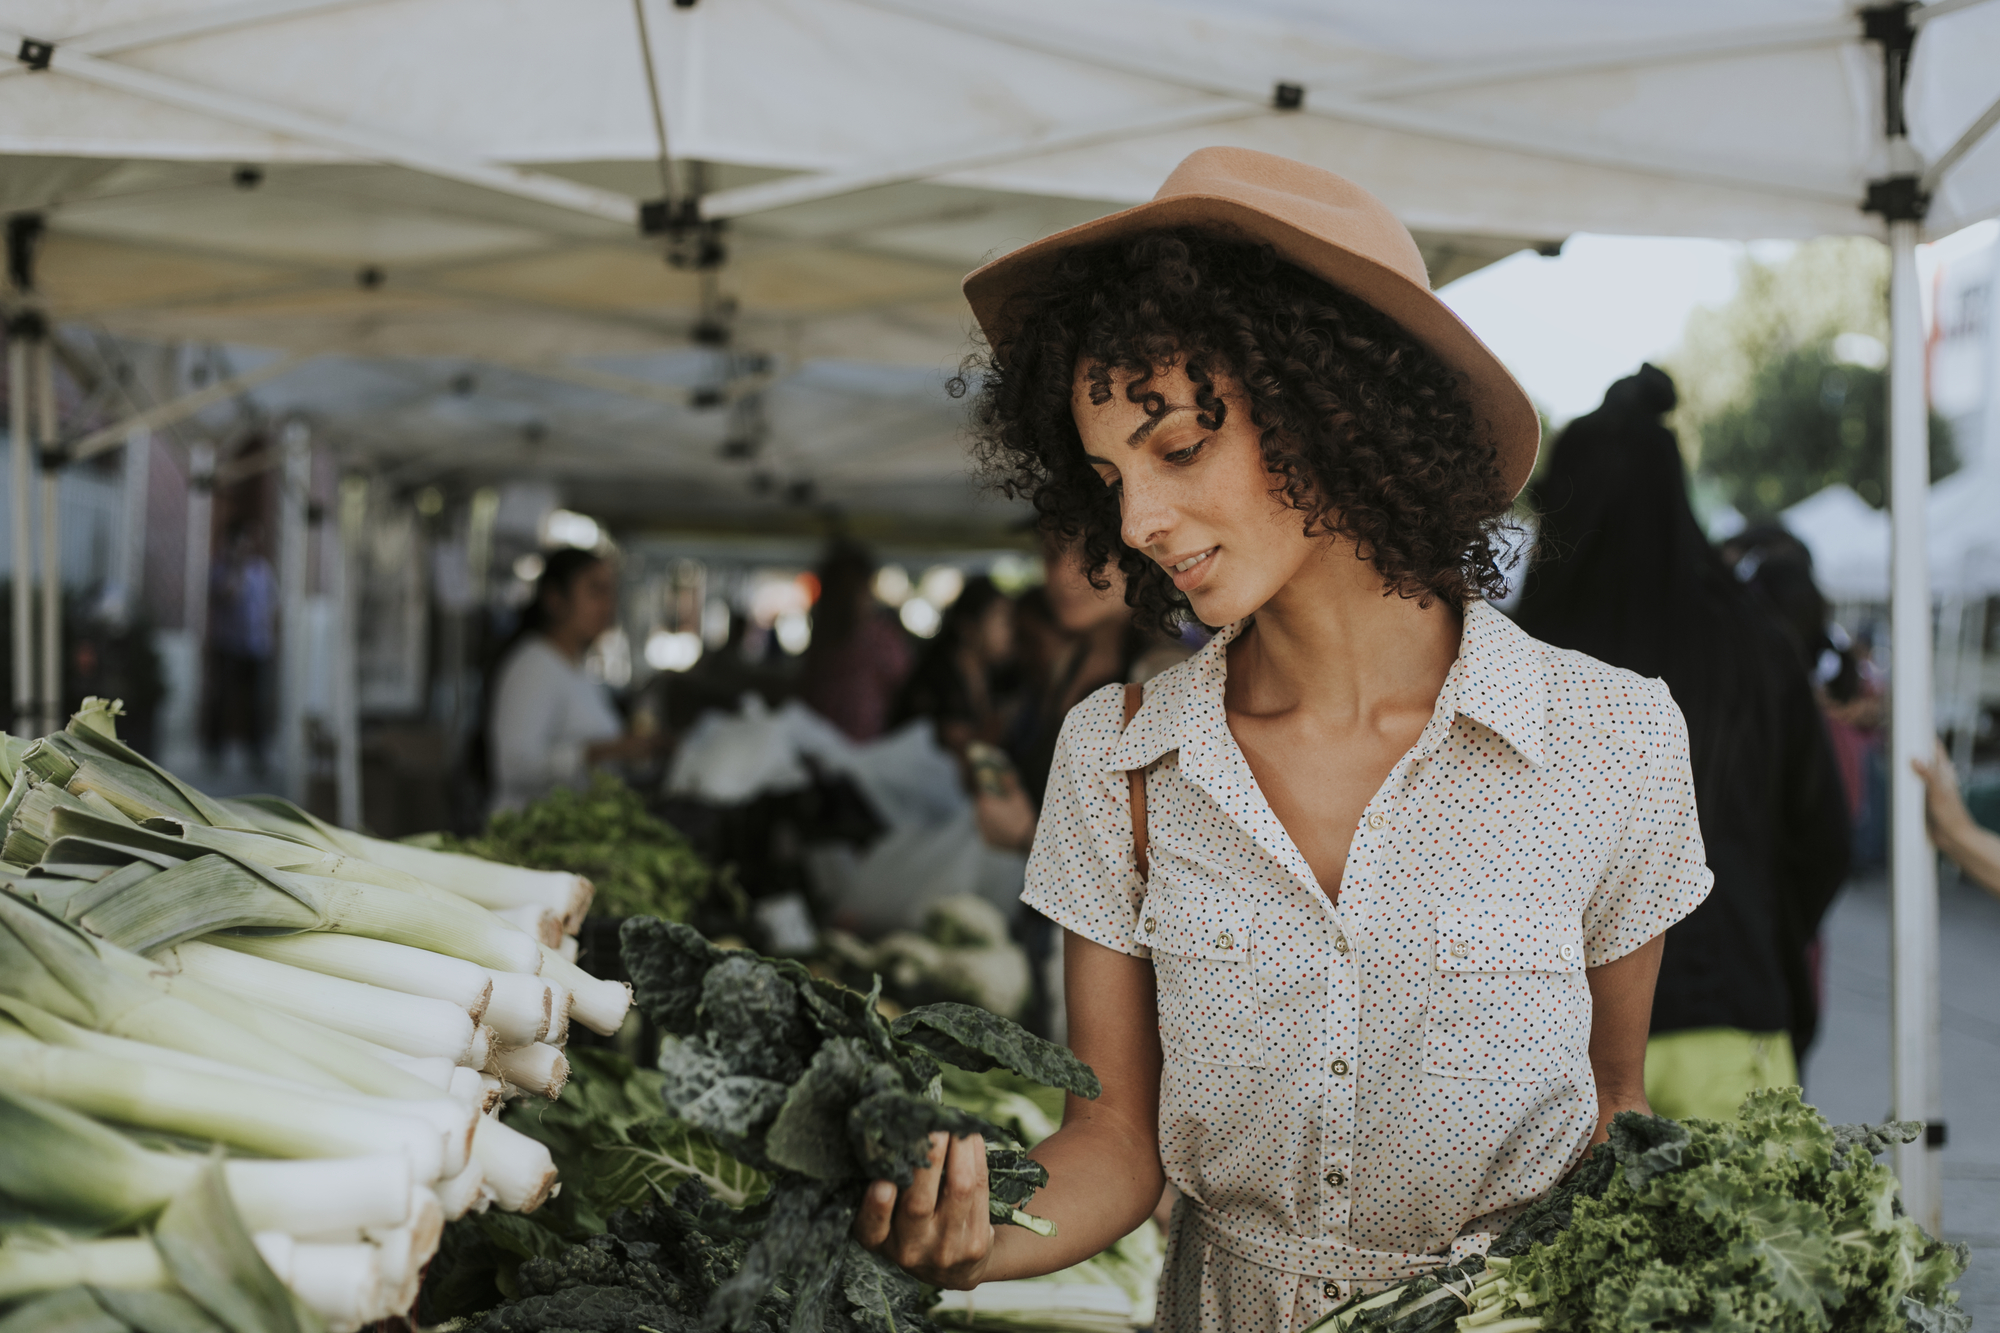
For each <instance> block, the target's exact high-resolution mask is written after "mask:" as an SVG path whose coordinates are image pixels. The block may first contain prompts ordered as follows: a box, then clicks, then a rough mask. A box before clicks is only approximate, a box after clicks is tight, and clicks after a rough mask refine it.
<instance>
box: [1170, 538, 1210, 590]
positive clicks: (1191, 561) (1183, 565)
mask: <svg viewBox="0 0 2000 1333" xmlns="http://www.w3.org/2000/svg"><path fill="white" fill-rule="evenodd" d="M1221 549H1222V548H1221V547H1220V546H1211V547H1209V548H1208V549H1207V550H1206V551H1202V552H1199V553H1197V554H1195V555H1191V556H1188V557H1187V558H1185V559H1183V560H1179V561H1176V562H1175V563H1174V564H1173V565H1171V566H1169V567H1168V570H1167V572H1168V573H1169V574H1170V575H1172V576H1173V580H1174V586H1175V587H1176V588H1179V589H1180V590H1181V591H1182V592H1193V591H1194V590H1195V589H1196V588H1198V587H1200V586H1201V581H1202V580H1203V579H1205V578H1207V577H1208V570H1209V567H1210V566H1211V565H1213V564H1214V563H1215V553H1216V552H1217V551H1219V550H1221Z"/></svg>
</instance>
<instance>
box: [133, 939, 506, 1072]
mask: <svg viewBox="0 0 2000 1333" xmlns="http://www.w3.org/2000/svg"><path fill="white" fill-rule="evenodd" d="M154 959H155V961H157V962H161V963H164V964H166V965H168V966H172V967H177V969H178V970H179V971H180V973H181V974H182V975H184V976H190V977H193V978H195V979H196V980H197V981H202V982H206V983H207V984H209V985H211V986H216V987H220V988H221V989H223V990H226V991H229V992H231V993H233V994H235V995H238V996H241V997H243V998H244V999H247V1000H250V1001H251V1002H253V1003H256V1004H264V1005H272V1006H275V1007H276V1008H278V1009H282V1010H284V1011H285V1012H286V1013H289V1014H291V1015H292V1016H294V1017H296V1018H304V1019H308V1020H311V1021H314V1022H318V1023H322V1024H324V1025H325V1026H327V1027H330V1028H332V1029H333V1030H334V1031H336V1032H345V1033H347V1034H348V1035H349V1036H353V1037H360V1038H361V1039H362V1040H364V1041H372V1042H375V1043H376V1044H378V1045H382V1046H387V1047H388V1048H389V1049H391V1050H395V1051H401V1052H402V1053H403V1054H405V1055H418V1056H426V1055H441V1056H443V1057H444V1058H446V1059H447V1060H451V1061H453V1062H454V1063H457V1062H462V1061H464V1060H465V1058H466V1056H467V1055H468V1054H469V1052H470V1050H471V1046H472V1038H473V1028H474V1024H473V1021H472V1018H471V1016H470V1015H468V1014H467V1013H466V1012H465V1010H464V1008H463V1007H461V1006H459V1005H455V1004H453V1003H451V1002H450V1001H449V1000H433V999H430V998H428V997H426V996H422V995H406V994H404V993H403V992H401V991H393V990H386V989H384V988H383V987H381V986H371V985H368V984H367V983H366V982H361V981H348V980H346V979H345V978H343V977H330V976H327V975H325V974H323V973H320V972H308V971H306V970H305V969H303V968H297V967H289V966H287V965H286V964H284V963H278V962H273V961H272V960H270V959H268V958H260V957H257V956H256V955H254V954H249V953H238V952H236V951H235V950H233V949H221V948H217V947H216V946H214V945H212V944H203V943H201V942H200V941H199V940H189V941H187V942H186V943H184V944H179V945H176V946H174V947H173V948H171V949H165V950H161V951H160V952H159V953H157V954H155V955H154Z"/></svg>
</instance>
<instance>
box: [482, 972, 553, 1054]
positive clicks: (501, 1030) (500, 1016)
mask: <svg viewBox="0 0 2000 1333" xmlns="http://www.w3.org/2000/svg"><path fill="white" fill-rule="evenodd" d="M487 977H488V980H489V982H490V984H491V985H492V987H493V998H492V1000H490V1001H489V1002H488V1003H487V1006H486V1018H485V1021H486V1024H487V1026H488V1027H490V1028H492V1029H493V1033H494V1035H495V1036H497V1037H499V1038H500V1040H501V1041H503V1042H506V1043H507V1044H508V1045H510V1046H526V1045H527V1044H528V1043H530V1042H536V1041H540V1040H541V1039H542V1038H544V1037H546V1036H548V1035H549V1010H550V998H551V997H550V992H549V983H548V982H546V981H544V980H542V979H541V978H540V977H535V976H529V975H528V974H527V973H525V972H496V971H492V970H491V969H489V970H488V972H487Z"/></svg>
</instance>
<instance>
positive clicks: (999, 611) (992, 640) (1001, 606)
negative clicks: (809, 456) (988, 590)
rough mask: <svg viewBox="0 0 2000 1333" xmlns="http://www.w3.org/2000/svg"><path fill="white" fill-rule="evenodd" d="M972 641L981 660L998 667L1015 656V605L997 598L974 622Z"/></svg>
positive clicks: (1002, 598) (974, 649)
mask: <svg viewBox="0 0 2000 1333" xmlns="http://www.w3.org/2000/svg"><path fill="white" fill-rule="evenodd" d="M971 641H972V646H973V651H974V652H976V653H977V654H978V655H979V660H980V661H982V662H984V663H986V664H987V665H988V666H998V665H1000V663H1002V662H1005V661H1007V660H1009V659H1010V658H1012V657H1013V656H1014V604H1013V603H1012V602H1010V601H1008V600H1007V599H1006V598H1005V597H996V598H994V599H993V601H992V602H991V603H989V604H988V605H987V607H986V609H985V610H984V611H981V612H980V613H979V619H977V620H975V621H973V622H972V635H971Z"/></svg>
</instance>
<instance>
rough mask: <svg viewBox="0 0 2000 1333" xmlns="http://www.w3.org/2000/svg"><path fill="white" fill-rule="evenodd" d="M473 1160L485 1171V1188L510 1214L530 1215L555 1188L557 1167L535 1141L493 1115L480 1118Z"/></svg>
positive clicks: (474, 1141)
mask: <svg viewBox="0 0 2000 1333" xmlns="http://www.w3.org/2000/svg"><path fill="white" fill-rule="evenodd" d="M472 1157H473V1160H474V1161H476V1162H478V1163H479V1165H480V1166H481V1167H482V1168H483V1169H484V1170H485V1172H486V1187H487V1188H488V1189H490V1190H492V1191H493V1197H494V1199H495V1201H497V1202H498V1203H499V1205H500V1206H501V1207H502V1208H504V1209H505V1210H506V1211H508V1212H510V1213H532V1212H534V1211H535V1209H537V1208H539V1207H541V1206H542V1204H543V1203H545V1202H546V1201H547V1200H548V1197H549V1191H550V1190H552V1189H554V1188H555V1183H556V1164H555V1159H554V1158H552V1157H550V1156H549V1150H548V1149H547V1148H546V1147H544V1146H543V1145H542V1143H541V1142H540V1141H538V1140H536V1139H531V1138H529V1137H528V1136H527V1135H526V1134H523V1133H521V1131H519V1130H517V1129H510V1128H508V1127H507V1126H506V1125H503V1124H501V1123H500V1119H499V1117H498V1116H497V1115H496V1114H494V1113H493V1112H488V1113H487V1114H485V1115H483V1116H481V1117H479V1128H478V1130H477V1131H476V1132H475V1133H474V1134H473V1136H472Z"/></svg>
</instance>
